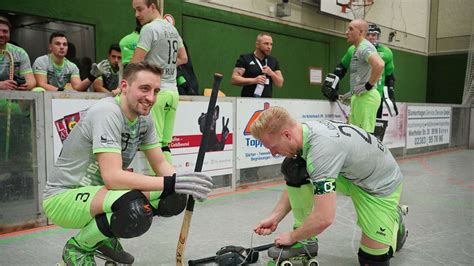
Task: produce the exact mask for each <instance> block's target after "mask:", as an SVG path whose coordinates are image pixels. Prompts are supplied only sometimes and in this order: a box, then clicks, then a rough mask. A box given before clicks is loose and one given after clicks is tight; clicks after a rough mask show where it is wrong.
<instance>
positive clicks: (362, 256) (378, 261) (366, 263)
mask: <svg viewBox="0 0 474 266" xmlns="http://www.w3.org/2000/svg"><path fill="white" fill-rule="evenodd" d="M357 255H358V256H359V264H360V266H389V265H390V258H392V256H393V250H392V248H389V250H388V252H387V253H385V254H382V255H371V254H368V253H366V252H364V251H363V250H362V249H360V248H359V253H358V254H357Z"/></svg>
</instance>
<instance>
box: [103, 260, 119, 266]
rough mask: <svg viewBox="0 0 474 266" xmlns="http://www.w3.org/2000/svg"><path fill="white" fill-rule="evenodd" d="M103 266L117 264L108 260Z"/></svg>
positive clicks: (116, 265)
mask: <svg viewBox="0 0 474 266" xmlns="http://www.w3.org/2000/svg"><path fill="white" fill-rule="evenodd" d="M104 265H105V266H118V264H117V262H115V261H111V260H108V261H106V262H105V264H104Z"/></svg>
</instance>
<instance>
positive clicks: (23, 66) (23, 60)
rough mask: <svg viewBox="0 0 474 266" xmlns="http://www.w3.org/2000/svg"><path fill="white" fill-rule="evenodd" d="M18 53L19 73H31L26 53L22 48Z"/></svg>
mask: <svg viewBox="0 0 474 266" xmlns="http://www.w3.org/2000/svg"><path fill="white" fill-rule="evenodd" d="M19 54H20V75H24V74H29V73H33V70H32V69H31V63H30V58H29V57H28V54H27V53H26V52H25V50H23V49H22V50H20V52H19Z"/></svg>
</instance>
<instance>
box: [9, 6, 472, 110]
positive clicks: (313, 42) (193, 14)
mask: <svg viewBox="0 0 474 266" xmlns="http://www.w3.org/2000/svg"><path fill="white" fill-rule="evenodd" d="M131 2H132V1H131V0H69V1H59V0H56V1H55V0H41V1H33V0H29V1H24V0H23V1H22V0H2V1H0V9H2V10H8V11H13V12H18V13H23V14H31V15H40V16H44V17H50V18H56V19H62V20H66V21H71V22H78V23H86V24H90V25H94V26H95V30H96V36H95V37H96V55H97V57H101V55H103V54H106V53H107V50H108V47H109V44H110V43H111V42H112V41H118V40H120V38H121V37H123V36H124V35H126V34H128V33H129V32H130V31H131V30H132V29H133V28H134V25H135V19H134V11H133V9H132V7H131ZM165 2H166V6H165V13H170V14H172V15H173V16H174V18H175V20H176V26H177V28H178V30H179V31H180V32H181V34H182V35H183V38H184V39H185V41H186V43H187V45H188V49H189V53H190V54H191V57H192V60H193V65H194V67H195V71H196V74H197V76H198V79H199V83H200V87H201V90H202V88H204V87H211V85H212V74H213V73H214V72H222V73H223V74H224V76H225V77H224V82H223V83H222V90H223V91H224V92H225V93H226V94H227V95H229V96H239V95H240V87H237V86H232V85H231V84H230V76H231V74H232V70H233V68H234V64H235V61H236V59H237V58H238V56H239V55H240V54H243V53H249V52H251V51H253V49H254V44H255V37H256V35H257V34H258V33H259V32H261V31H267V32H270V33H271V34H272V35H273V42H274V46H273V55H275V56H276V57H277V58H278V60H279V61H280V67H281V69H282V73H283V76H284V78H285V84H284V87H283V88H281V89H279V88H275V90H274V96H275V97H277V98H282V97H285V98H305V99H323V96H322V94H321V87H320V86H313V85H309V69H308V68H309V67H322V68H323V75H324V76H325V75H326V74H327V73H328V72H330V71H332V70H333V69H334V67H335V66H336V64H337V63H338V62H339V60H340V59H341V57H342V55H343V54H344V53H345V51H346V49H347V47H348V44H347V43H346V40H345V38H341V37H336V36H332V35H328V34H322V33H317V32H313V31H309V30H305V29H301V28H296V27H291V26H289V25H285V24H280V23H275V22H271V21H266V20H262V19H257V18H254V17H249V16H245V15H241V14H235V13H231V12H227V11H222V10H217V9H211V8H207V7H203V6H199V5H195V4H190V3H186V2H184V1H183V0H166V1H165ZM393 53H394V60H395V67H396V69H395V76H396V79H397V81H396V91H397V100H399V101H405V102H426V101H430V102H433V101H434V102H459V101H458V98H459V95H462V86H461V87H458V86H459V84H457V83H460V82H457V83H456V84H455V86H454V85H453V86H450V87H452V89H453V91H454V92H453V93H451V94H450V95H449V97H445V95H443V93H444V90H442V88H441V87H443V88H445V87H444V85H441V84H448V85H449V84H452V82H451V81H450V80H452V79H451V78H450V77H449V76H447V75H446V73H448V72H449V73H450V75H452V76H451V77H453V75H454V74H456V75H454V76H455V77H456V78H459V80H462V81H464V78H460V77H461V76H463V77H464V72H465V66H466V64H465V63H462V61H463V60H462V58H458V57H457V56H447V57H445V58H441V57H430V58H429V59H428V57H427V56H423V55H418V54H413V53H409V52H404V51H398V50H393ZM464 58H465V56H464ZM464 62H465V59H464ZM450 64H455V67H454V68H452V67H451V65H450ZM444 66H450V67H446V68H447V71H445V70H443V68H444ZM453 69H456V71H455V72H456V73H451V72H454V71H451V70H453ZM428 80H430V83H429V84H430V86H428ZM347 87H348V78H347V77H346V78H345V79H344V80H343V82H342V86H341V88H347ZM428 87H429V88H430V89H429V90H427V88H428ZM341 90H343V89H341ZM343 91H344V90H343ZM453 95H454V96H453Z"/></svg>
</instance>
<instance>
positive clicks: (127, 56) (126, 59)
mask: <svg viewBox="0 0 474 266" xmlns="http://www.w3.org/2000/svg"><path fill="white" fill-rule="evenodd" d="M139 38H140V34H139V33H138V32H136V31H134V32H132V33H130V34H128V35H127V36H125V37H123V38H122V39H121V40H120V42H119V46H120V50H121V53H122V64H124V65H125V64H128V63H130V60H132V56H133V53H134V52H135V48H137V43H138V39H139Z"/></svg>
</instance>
